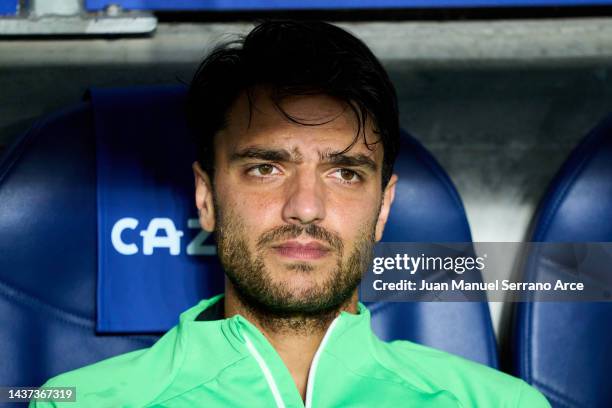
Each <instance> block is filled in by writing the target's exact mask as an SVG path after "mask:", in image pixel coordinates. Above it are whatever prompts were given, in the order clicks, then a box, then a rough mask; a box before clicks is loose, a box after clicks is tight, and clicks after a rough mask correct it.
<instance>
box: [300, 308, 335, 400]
mask: <svg viewBox="0 0 612 408" xmlns="http://www.w3.org/2000/svg"><path fill="white" fill-rule="evenodd" d="M339 318H340V316H338V317H336V318H335V319H334V320H333V321H332V322H331V324H330V325H329V327H328V328H327V332H326V333H325V336H323V340H321V344H319V348H318V349H317V351H316V353H315V355H314V358H313V359H312V364H311V365H310V370H308V384H307V385H306V404H305V408H312V393H313V392H314V391H313V390H314V383H315V375H316V373H317V366H318V365H319V358H320V357H321V353H322V352H323V348H324V347H325V344H326V343H327V340H328V339H329V337H330V336H331V332H332V331H333V330H334V327H335V326H336V323H338V319H339Z"/></svg>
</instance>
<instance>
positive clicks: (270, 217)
mask: <svg viewBox="0 0 612 408" xmlns="http://www.w3.org/2000/svg"><path fill="white" fill-rule="evenodd" d="M226 185H228V184H226ZM217 197H218V198H217V201H218V204H219V206H220V207H221V208H231V213H232V214H233V217H236V218H239V219H240V220H241V223H242V225H243V226H244V227H245V228H246V231H247V232H250V233H255V236H257V232H260V231H264V230H266V227H268V228H269V227H270V226H277V225H278V223H279V222H280V221H279V220H280V217H279V214H280V211H281V207H280V206H279V204H278V203H279V200H276V199H273V197H270V195H268V194H261V193H257V192H253V191H249V189H246V188H240V187H236V186H235V185H234V188H222V189H219V190H218V191H217ZM275 223H276V224H275ZM249 235H251V234H249Z"/></svg>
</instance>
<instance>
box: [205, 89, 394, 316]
mask: <svg viewBox="0 0 612 408" xmlns="http://www.w3.org/2000/svg"><path fill="white" fill-rule="evenodd" d="M281 107H282V109H283V110H284V111H285V112H286V113H287V114H288V115H290V116H291V117H292V118H294V119H295V120H296V121H299V122H300V123H299V124H298V123H295V122H292V121H291V120H288V119H287V117H286V116H285V115H283V113H281V112H280V111H279V110H278V108H277V107H276V106H275V105H274V103H273V102H272V101H271V99H270V98H269V96H268V94H267V93H265V91H264V90H262V89H258V90H256V92H254V94H253V97H252V110H251V112H249V103H248V99H247V97H246V95H245V94H244V95H242V96H241V97H239V98H238V100H237V101H236V102H235V103H234V105H233V107H232V109H231V111H230V112H229V115H228V123H227V126H226V128H225V129H224V130H222V131H221V132H219V134H218V135H217V136H216V138H215V175H214V182H213V183H212V185H211V183H210V181H209V180H208V178H207V176H206V175H205V174H204V173H202V171H201V169H199V167H196V202H197V205H198V208H199V209H200V222H201V224H202V226H203V228H204V229H206V230H209V231H212V230H216V233H217V242H218V253H219V258H220V260H221V263H222V265H223V267H224V269H225V272H226V275H227V276H228V278H229V280H230V282H231V283H232V285H233V286H234V289H235V290H236V292H237V294H238V295H239V296H240V297H242V298H243V300H244V301H246V302H248V303H249V304H250V305H251V306H255V307H258V308H260V309H264V310H265V311H267V312H269V313H275V314H278V315H292V314H317V313H321V312H324V311H329V310H333V309H335V308H337V307H339V306H340V305H342V304H343V303H344V302H346V301H347V300H348V299H349V298H350V297H351V296H352V295H353V294H354V293H355V289H356V287H357V285H358V283H359V280H360V279H361V275H362V273H363V272H364V271H365V269H366V268H367V264H368V262H369V261H370V259H371V249H372V246H373V244H374V242H375V241H376V240H379V239H380V238H381V236H382V231H383V228H384V224H385V222H386V219H387V215H388V211H389V206H390V204H391V201H392V199H393V190H394V185H395V180H396V179H395V177H393V178H392V180H391V182H390V183H389V186H388V187H387V189H386V190H385V192H383V191H382V188H381V168H382V161H383V148H382V145H381V144H380V143H378V144H374V145H370V148H368V147H367V146H366V145H365V144H364V143H363V137H361V138H360V140H359V141H358V142H357V143H355V144H354V145H353V146H352V147H351V149H349V150H348V151H345V150H346V149H347V147H348V146H350V145H351V143H352V142H353V141H354V139H355V136H356V134H357V130H358V124H357V119H356V117H355V115H354V113H353V111H352V110H351V109H350V108H349V107H348V106H346V105H345V104H343V103H341V102H338V101H337V100H335V99H333V98H331V97H328V96H323V95H318V96H300V97H290V98H287V99H285V100H283V101H282V104H281ZM249 119H250V120H249ZM365 131H366V138H367V140H368V142H369V143H372V142H375V141H376V140H377V138H376V135H374V134H373V132H372V128H371V125H370V124H368V125H367V127H366V129H365ZM341 152H344V153H342V154H340V153H341ZM213 186H214V187H213ZM383 198H384V199H383Z"/></svg>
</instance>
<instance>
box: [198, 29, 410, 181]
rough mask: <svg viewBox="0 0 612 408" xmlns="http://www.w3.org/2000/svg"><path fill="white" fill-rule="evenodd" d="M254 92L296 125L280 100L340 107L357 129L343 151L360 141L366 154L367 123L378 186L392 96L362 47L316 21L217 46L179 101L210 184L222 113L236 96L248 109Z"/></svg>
mask: <svg viewBox="0 0 612 408" xmlns="http://www.w3.org/2000/svg"><path fill="white" fill-rule="evenodd" d="M255 86H265V87H266V88H267V89H270V91H271V97H272V100H273V102H274V103H275V104H276V106H277V107H278V108H279V110H280V111H281V112H282V113H283V114H284V115H285V117H286V118H287V119H288V120H291V121H293V122H296V123H300V122H299V121H298V120H297V119H296V118H292V117H291V116H290V115H288V114H287V113H286V112H284V111H283V110H282V109H281V108H280V102H281V101H282V99H283V98H285V97H288V96H295V95H316V94H324V95H329V96H332V97H335V98H338V99H339V100H341V101H344V102H345V103H347V105H348V106H349V107H350V109H352V111H353V112H354V113H355V115H356V118H357V119H358V123H359V127H358V131H357V133H356V135H355V139H354V140H353V142H352V143H351V144H350V145H349V146H347V148H346V150H345V151H347V150H349V149H350V148H351V147H352V146H353V145H354V144H355V143H357V142H358V140H359V139H360V137H361V136H363V141H364V143H366V145H367V146H368V148H371V145H370V144H368V143H367V141H366V138H365V127H366V122H367V121H368V119H370V120H371V122H372V124H373V126H374V130H375V133H376V134H377V140H376V141H375V142H374V144H376V143H382V145H383V154H384V158H383V166H382V186H383V188H384V187H386V185H387V183H388V182H389V179H390V177H391V175H392V173H393V163H394V162H395V158H396V157H397V153H398V150H399V119H398V107H397V96H396V94H395V89H394V87H393V84H392V83H391V81H390V80H389V77H388V75H387V73H386V71H385V69H384V68H383V67H382V65H381V64H380V62H379V61H378V59H377V58H376V57H375V56H374V54H372V52H371V51H370V50H369V48H368V47H367V46H366V45H365V44H364V43H363V42H362V41H360V40H359V39H357V38H355V37H354V36H353V35H351V34H350V33H348V32H347V31H345V30H343V29H341V28H339V27H336V26H334V25H331V24H328V23H324V22H319V21H313V22H304V21H266V22H262V23H260V24H258V25H257V26H256V27H255V28H254V29H253V30H252V31H251V32H250V33H249V34H248V35H246V37H243V38H241V39H239V40H237V41H232V42H228V43H225V44H222V45H219V46H217V47H216V48H215V49H214V50H213V51H212V52H211V53H210V54H209V55H208V56H207V57H206V58H205V59H204V61H202V63H201V64H200V66H199V68H198V70H197V71H196V73H195V75H194V78H193V80H192V82H191V84H190V87H189V93H188V97H187V114H188V120H189V123H190V125H191V127H192V129H193V131H194V135H195V137H196V140H197V145H198V155H197V157H198V161H199V163H200V165H201V166H202V168H203V169H204V170H205V171H206V172H208V174H209V175H210V176H211V177H212V175H213V173H214V149H213V146H214V144H213V140H214V136H215V135H216V134H217V132H219V131H220V130H222V129H223V128H224V127H225V126H226V123H227V114H228V112H229V110H230V108H231V107H232V104H233V103H234V101H235V100H236V99H237V98H238V96H239V95H240V94H241V93H242V92H247V95H248V96H249V103H251V95H252V91H253V88H254V87H255ZM302 124H304V123H302ZM304 125H306V124H304ZM307 125H309V126H311V125H312V124H311V123H309V124H307Z"/></svg>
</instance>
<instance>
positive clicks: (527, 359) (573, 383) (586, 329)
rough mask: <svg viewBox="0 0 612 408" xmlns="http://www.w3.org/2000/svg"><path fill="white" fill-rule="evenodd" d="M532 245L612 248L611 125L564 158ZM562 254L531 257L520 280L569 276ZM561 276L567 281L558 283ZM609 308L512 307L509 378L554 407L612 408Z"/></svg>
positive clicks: (611, 121) (571, 265) (570, 264)
mask: <svg viewBox="0 0 612 408" xmlns="http://www.w3.org/2000/svg"><path fill="white" fill-rule="evenodd" d="M531 241H534V242H609V241H612V117H609V118H607V119H606V120H605V121H603V122H602V123H601V124H600V125H599V126H597V127H596V128H595V129H594V130H593V131H592V132H591V133H590V134H589V135H588V136H587V137H586V138H585V139H584V140H583V141H582V142H581V143H580V144H579V145H578V147H576V149H575V150H574V151H573V152H572V153H571V155H570V157H569V158H568V160H567V161H566V162H565V164H564V165H563V166H562V168H561V169H560V171H559V173H558V174H557V175H556V177H555V179H554V180H553V182H552V184H551V186H550V188H549V190H548V192H547V194H546V195H545V197H544V199H543V201H542V203H541V204H540V208H539V209H538V212H537V214H536V217H535V219H534V227H533V236H532V239H531ZM564 252H565V251H563V248H560V249H558V250H557V249H555V248H550V249H547V250H545V251H539V252H538V253H539V254H540V255H538V256H533V257H532V258H531V259H530V260H529V262H528V263H526V267H525V269H524V271H523V274H524V276H523V278H522V279H523V280H524V281H528V282H536V281H538V280H539V279H540V278H546V279H550V277H551V276H552V277H559V278H562V277H563V276H564V275H565V274H567V273H568V272H570V273H572V272H575V271H576V267H577V265H576V263H575V261H574V260H572V257H571V256H567V254H566V253H564ZM565 276H566V275H565ZM611 322H612V304H610V303H597V302H590V303H588V302H580V303H579V302H533V303H517V304H516V305H515V310H514V312H513V340H512V343H513V351H514V353H513V367H514V374H515V375H517V376H519V377H521V378H523V379H524V380H525V381H527V382H528V383H530V384H532V385H534V386H535V387H537V388H538V389H540V390H541V391H542V392H543V393H544V394H545V395H546V397H547V398H548V399H549V401H551V403H552V405H553V406H555V407H564V408H567V407H572V408H573V407H576V408H578V407H612V387H610V384H609V377H608V373H609V370H610V367H611V366H612V348H611V346H612V325H611Z"/></svg>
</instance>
